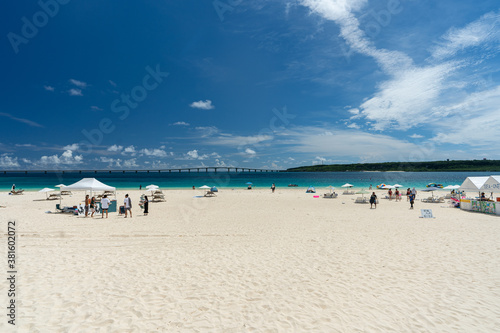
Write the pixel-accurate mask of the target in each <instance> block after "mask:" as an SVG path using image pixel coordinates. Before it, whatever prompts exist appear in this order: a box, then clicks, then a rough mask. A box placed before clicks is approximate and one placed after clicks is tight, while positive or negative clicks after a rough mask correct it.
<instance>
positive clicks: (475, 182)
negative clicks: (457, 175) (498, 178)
mask: <svg viewBox="0 0 500 333" xmlns="http://www.w3.org/2000/svg"><path fill="white" fill-rule="evenodd" d="M488 178H489V177H467V178H466V179H465V180H464V182H463V183H462V185H460V188H459V190H460V191H465V192H470V191H472V192H476V191H480V189H481V187H482V186H483V185H484V183H486V181H487V180H488Z"/></svg>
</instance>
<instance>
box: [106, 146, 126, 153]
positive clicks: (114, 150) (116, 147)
mask: <svg viewBox="0 0 500 333" xmlns="http://www.w3.org/2000/svg"><path fill="white" fill-rule="evenodd" d="M122 150H123V146H118V145H112V146H110V147H109V148H108V151H113V152H117V151H122Z"/></svg>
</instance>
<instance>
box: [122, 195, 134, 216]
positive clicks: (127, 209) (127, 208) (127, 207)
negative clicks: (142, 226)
mask: <svg viewBox="0 0 500 333" xmlns="http://www.w3.org/2000/svg"><path fill="white" fill-rule="evenodd" d="M123 205H124V206H125V218H127V212H129V213H130V218H132V200H130V198H129V196H128V194H125V200H124V201H123Z"/></svg>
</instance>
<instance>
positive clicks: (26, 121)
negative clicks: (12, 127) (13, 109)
mask: <svg viewBox="0 0 500 333" xmlns="http://www.w3.org/2000/svg"><path fill="white" fill-rule="evenodd" d="M0 116H1V117H7V118H10V119H12V120H14V121H17V122H20V123H24V124H26V125H29V126H31V127H44V126H43V125H40V124H39V123H36V122H34V121H32V120H29V119H24V118H18V117H14V116H13V115H11V114H10V113H6V112H0Z"/></svg>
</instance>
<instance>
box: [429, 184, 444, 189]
mask: <svg viewBox="0 0 500 333" xmlns="http://www.w3.org/2000/svg"><path fill="white" fill-rule="evenodd" d="M425 187H436V188H443V184H436V183H429V184H427V185H425Z"/></svg>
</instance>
